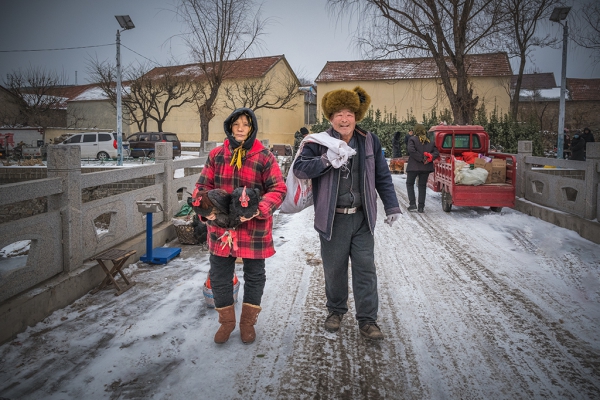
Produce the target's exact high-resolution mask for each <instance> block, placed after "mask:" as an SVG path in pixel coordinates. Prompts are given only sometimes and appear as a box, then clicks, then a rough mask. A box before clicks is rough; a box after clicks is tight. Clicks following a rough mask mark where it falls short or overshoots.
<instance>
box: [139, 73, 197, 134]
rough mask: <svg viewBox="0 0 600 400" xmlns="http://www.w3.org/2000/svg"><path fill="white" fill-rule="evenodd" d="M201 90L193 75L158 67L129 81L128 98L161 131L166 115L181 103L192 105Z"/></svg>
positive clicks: (181, 104)
mask: <svg viewBox="0 0 600 400" xmlns="http://www.w3.org/2000/svg"><path fill="white" fill-rule="evenodd" d="M202 87H203V86H202V84H200V83H198V82H197V79H196V78H195V77H194V75H189V74H180V73H176V69H175V68H174V67H159V68H155V69H153V70H152V71H150V72H149V73H147V74H144V75H142V76H140V78H139V79H135V80H133V79H132V80H131V93H130V95H129V96H130V99H131V101H134V102H135V103H136V104H137V105H138V106H139V109H140V110H142V109H144V110H145V113H146V116H147V118H149V119H152V120H153V121H154V122H156V125H157V128H158V131H159V132H162V131H163V123H164V122H165V120H166V119H167V116H168V115H169V113H170V112H171V111H173V110H174V109H176V108H180V107H181V106H183V105H185V104H194V103H195V102H196V99H197V97H198V94H199V93H200V90H201V88H202ZM145 105H148V108H145V107H144V106H145Z"/></svg>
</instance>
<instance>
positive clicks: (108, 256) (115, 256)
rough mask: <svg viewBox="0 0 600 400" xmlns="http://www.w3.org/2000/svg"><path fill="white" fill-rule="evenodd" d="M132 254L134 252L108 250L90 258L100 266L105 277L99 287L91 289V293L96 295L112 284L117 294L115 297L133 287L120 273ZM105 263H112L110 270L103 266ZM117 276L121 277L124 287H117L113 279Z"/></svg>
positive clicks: (133, 284) (133, 283) (132, 283)
mask: <svg viewBox="0 0 600 400" xmlns="http://www.w3.org/2000/svg"><path fill="white" fill-rule="evenodd" d="M134 254H135V250H120V249H110V250H106V251H104V252H102V253H100V254H98V255H97V256H94V257H92V258H91V259H92V260H96V261H98V264H100V267H102V269H103V270H104V273H105V274H106V277H105V278H104V280H103V281H102V283H101V284H100V286H98V287H97V288H95V289H93V290H92V291H91V293H92V294H95V293H98V292H99V291H100V290H102V289H104V288H105V287H106V286H108V285H110V284H113V285H115V289H117V293H115V296H118V295H120V294H122V293H124V292H126V291H127V290H129V289H131V288H132V287H133V286H135V282H129V280H128V279H127V277H126V276H125V274H124V273H123V271H121V269H122V268H123V265H124V264H125V262H126V261H127V259H128V258H129V257H131V256H132V255H134ZM105 261H112V263H113V266H112V268H111V269H110V270H109V269H108V268H107V267H106V265H105V264H104V262H105ZM117 274H119V275H121V277H122V278H123V280H124V281H125V285H123V284H121V285H119V284H118V283H117V281H116V279H115V276H117Z"/></svg>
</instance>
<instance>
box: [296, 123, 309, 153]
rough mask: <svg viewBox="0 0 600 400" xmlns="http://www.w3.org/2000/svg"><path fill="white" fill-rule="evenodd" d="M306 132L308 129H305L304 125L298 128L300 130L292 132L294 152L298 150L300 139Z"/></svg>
mask: <svg viewBox="0 0 600 400" xmlns="http://www.w3.org/2000/svg"><path fill="white" fill-rule="evenodd" d="M308 134H309V132H308V129H306V128H305V127H302V128H300V130H299V131H297V132H296V133H295V134H294V154H296V153H297V152H298V149H299V148H300V143H301V142H302V139H304V138H305V137H306V135H308Z"/></svg>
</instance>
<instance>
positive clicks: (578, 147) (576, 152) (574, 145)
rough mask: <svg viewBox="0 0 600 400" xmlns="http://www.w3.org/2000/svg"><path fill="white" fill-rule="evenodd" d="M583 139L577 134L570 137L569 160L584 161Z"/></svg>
mask: <svg viewBox="0 0 600 400" xmlns="http://www.w3.org/2000/svg"><path fill="white" fill-rule="evenodd" d="M585 144H586V143H585V139H584V138H583V137H582V136H581V135H579V134H576V135H573V139H571V157H570V158H569V160H575V161H585Z"/></svg>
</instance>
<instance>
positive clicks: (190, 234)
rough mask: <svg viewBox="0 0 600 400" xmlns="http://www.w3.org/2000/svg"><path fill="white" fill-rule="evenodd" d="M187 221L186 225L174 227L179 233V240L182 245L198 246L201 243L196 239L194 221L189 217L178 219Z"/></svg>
mask: <svg viewBox="0 0 600 400" xmlns="http://www.w3.org/2000/svg"><path fill="white" fill-rule="evenodd" d="M176 219H181V220H184V221H186V224H185V225H179V224H177V225H174V226H175V232H176V233H177V239H179V243H181V244H198V243H199V241H198V239H196V238H195V237H194V227H193V226H192V219H191V217H190V216H189V215H186V216H183V217H176Z"/></svg>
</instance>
